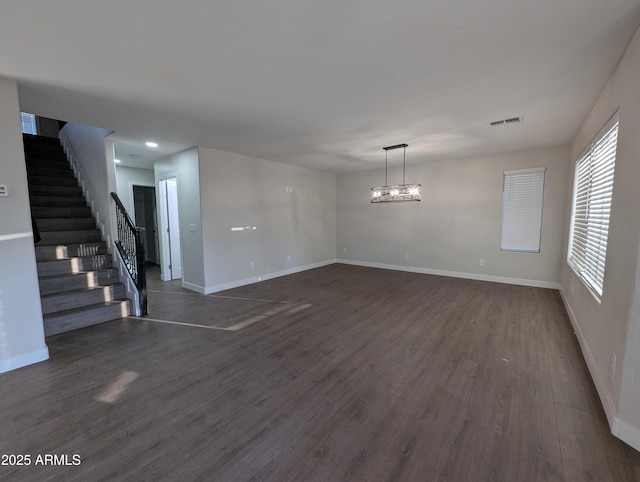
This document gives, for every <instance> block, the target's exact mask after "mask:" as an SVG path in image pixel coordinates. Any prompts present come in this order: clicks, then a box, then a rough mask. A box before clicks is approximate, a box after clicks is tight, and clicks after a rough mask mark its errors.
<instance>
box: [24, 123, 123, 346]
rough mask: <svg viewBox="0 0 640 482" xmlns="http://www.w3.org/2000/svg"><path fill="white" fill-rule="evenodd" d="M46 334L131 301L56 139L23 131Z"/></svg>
mask: <svg viewBox="0 0 640 482" xmlns="http://www.w3.org/2000/svg"><path fill="white" fill-rule="evenodd" d="M23 137H24V151H25V158H26V162H27V176H28V180H29V198H30V202H31V214H32V216H33V217H34V218H35V220H36V224H37V226H38V230H39V231H40V237H41V240H40V241H39V242H38V243H37V244H36V261H37V266H38V278H39V282H40V298H41V302H42V314H43V317H44V332H45V335H46V336H50V335H56V334H58V333H64V332H66V331H71V330H75V329H78V328H83V327H86V326H90V325H95V324H98V323H103V322H105V321H110V320H114V319H117V318H122V317H124V316H129V315H130V313H131V311H130V310H131V307H130V302H129V301H128V300H127V299H126V297H125V288H124V285H123V284H122V283H120V280H119V278H118V270H117V269H115V268H113V265H112V259H111V256H110V255H109V254H107V246H106V244H105V243H104V242H103V241H102V238H101V236H100V230H98V229H97V228H96V222H95V220H94V218H93V217H92V215H91V210H90V209H89V208H88V207H87V204H86V201H85V199H84V196H83V195H82V190H81V189H80V187H78V182H77V180H76V178H75V177H74V174H73V171H72V170H71V167H70V165H69V162H68V161H67V158H66V156H65V154H64V151H63V150H62V147H61V146H60V142H59V141H58V139H54V138H50V137H43V136H32V135H28V134H24V136H23Z"/></svg>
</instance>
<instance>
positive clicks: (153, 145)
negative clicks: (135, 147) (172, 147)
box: [145, 141, 158, 147]
mask: <svg viewBox="0 0 640 482" xmlns="http://www.w3.org/2000/svg"><path fill="white" fill-rule="evenodd" d="M145 145H146V146H147V147H158V144H156V143H155V142H151V141H148V142H145Z"/></svg>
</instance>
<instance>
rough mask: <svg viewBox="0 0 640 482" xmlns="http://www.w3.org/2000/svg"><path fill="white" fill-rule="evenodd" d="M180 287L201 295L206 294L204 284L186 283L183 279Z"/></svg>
mask: <svg viewBox="0 0 640 482" xmlns="http://www.w3.org/2000/svg"><path fill="white" fill-rule="evenodd" d="M182 287H183V288H185V289H188V290H191V291H195V292H196V293H200V294H201V295H206V294H207V292H206V290H205V288H204V286H200V285H196V284H193V283H187V282H186V281H183V282H182Z"/></svg>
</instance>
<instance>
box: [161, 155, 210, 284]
mask: <svg viewBox="0 0 640 482" xmlns="http://www.w3.org/2000/svg"><path fill="white" fill-rule="evenodd" d="M154 175H155V181H156V195H157V196H159V194H160V189H159V182H160V181H161V180H162V179H166V178H168V177H174V176H175V177H176V181H177V184H178V216H179V218H180V242H181V253H182V285H183V286H184V287H185V288H189V289H192V290H195V291H198V292H200V293H204V286H205V281H204V280H205V277H204V266H203V262H204V261H203V259H204V256H203V252H202V226H201V225H202V222H201V215H200V174H199V171H198V149H197V148H193V149H189V150H186V151H183V152H180V153H178V154H174V155H172V156H169V157H166V158H164V159H161V160H159V161H156V163H155V165H154ZM156 202H157V203H158V205H159V204H160V198H159V197H157V199H156ZM190 224H194V225H195V231H190V230H189V225H190ZM166 249H168V247H167V246H165V245H164V237H163V236H160V253H161V257H162V256H163V253H164V252H165V250H166ZM163 279H165V278H164V277H163Z"/></svg>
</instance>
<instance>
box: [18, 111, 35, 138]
mask: <svg viewBox="0 0 640 482" xmlns="http://www.w3.org/2000/svg"><path fill="white" fill-rule="evenodd" d="M20 118H21V121H22V133H23V134H33V135H34V136H35V135H37V134H38V129H37V128H36V116H35V115H33V114H27V113H26V112H20Z"/></svg>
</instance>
